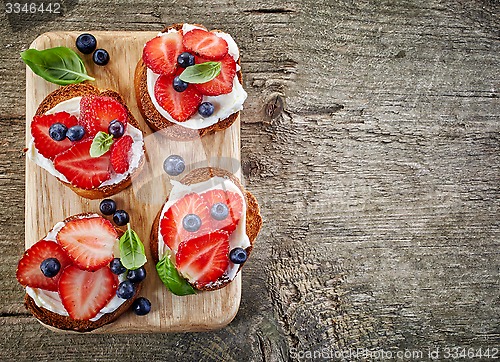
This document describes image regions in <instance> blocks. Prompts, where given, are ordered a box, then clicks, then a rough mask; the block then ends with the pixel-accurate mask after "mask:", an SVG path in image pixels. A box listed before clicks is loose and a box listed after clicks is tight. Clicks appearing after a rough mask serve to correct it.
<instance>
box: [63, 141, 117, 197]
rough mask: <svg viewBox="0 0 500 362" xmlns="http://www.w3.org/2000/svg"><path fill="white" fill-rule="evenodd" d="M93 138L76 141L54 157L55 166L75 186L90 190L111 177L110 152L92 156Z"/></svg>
mask: <svg viewBox="0 0 500 362" xmlns="http://www.w3.org/2000/svg"><path fill="white" fill-rule="evenodd" d="M91 145H92V140H91V139H87V140H84V141H80V142H78V143H76V144H75V145H74V146H73V147H71V148H70V149H68V150H66V151H64V152H63V153H61V154H59V155H57V157H56V158H54V167H55V169H56V170H57V171H59V172H60V173H62V174H63V175H64V176H66V178H67V179H68V181H69V182H70V183H71V185H73V186H77V187H79V188H81V189H85V190H90V189H94V188H96V187H98V186H99V185H101V184H102V183H103V182H104V181H106V180H109V179H110V178H111V173H110V172H109V155H110V153H109V152H106V153H105V154H104V155H102V156H100V157H90V146H91Z"/></svg>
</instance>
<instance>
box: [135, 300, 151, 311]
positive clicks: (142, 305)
mask: <svg viewBox="0 0 500 362" xmlns="http://www.w3.org/2000/svg"><path fill="white" fill-rule="evenodd" d="M132 310H133V311H134V313H135V314H137V315H146V314H148V313H149V311H150V310H151V302H150V301H149V300H148V299H146V298H144V297H140V298H137V299H136V300H134V303H132Z"/></svg>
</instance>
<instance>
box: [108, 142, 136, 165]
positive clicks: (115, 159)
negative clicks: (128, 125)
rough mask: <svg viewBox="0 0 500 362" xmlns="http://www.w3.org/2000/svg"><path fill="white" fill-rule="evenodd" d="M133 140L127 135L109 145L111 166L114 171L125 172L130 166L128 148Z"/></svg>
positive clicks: (130, 147)
mask: <svg viewBox="0 0 500 362" xmlns="http://www.w3.org/2000/svg"><path fill="white" fill-rule="evenodd" d="M133 143H134V140H133V139H132V137H130V136H129V135H127V136H123V137H121V138H119V139H118V140H117V141H116V142H115V143H113V145H112V146H111V151H110V152H111V156H110V160H111V167H113V170H115V172H116V173H124V172H127V170H128V168H129V166H130V150H131V149H132V144H133Z"/></svg>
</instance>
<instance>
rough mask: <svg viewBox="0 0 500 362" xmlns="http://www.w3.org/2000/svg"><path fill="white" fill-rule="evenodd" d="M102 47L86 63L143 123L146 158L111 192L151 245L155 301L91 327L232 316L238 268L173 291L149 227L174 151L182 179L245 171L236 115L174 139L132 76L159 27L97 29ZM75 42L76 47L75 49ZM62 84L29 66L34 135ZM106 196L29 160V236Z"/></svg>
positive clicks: (47, 39) (203, 321) (50, 37)
mask: <svg viewBox="0 0 500 362" xmlns="http://www.w3.org/2000/svg"><path fill="white" fill-rule="evenodd" d="M79 34H81V32H50V33H45V34H43V35H41V36H40V37H38V38H37V39H36V40H35V41H34V42H33V44H32V45H31V47H33V48H36V49H40V50H41V49H46V48H51V47H55V46H67V47H70V48H73V49H75V47H74V44H75V39H76V37H77V36H78V35H79ZM93 34H94V35H95V37H96V39H97V43H98V47H103V48H105V49H106V50H107V51H108V52H109V54H110V62H109V63H108V64H107V65H106V66H104V67H100V66H96V65H94V64H93V62H92V59H91V55H83V54H81V57H82V59H83V60H84V62H85V65H86V67H87V71H88V72H89V74H90V75H92V76H93V77H94V78H95V79H96V81H95V82H92V84H94V85H95V86H97V87H98V88H100V89H113V90H116V91H117V92H119V93H120V94H121V95H122V96H123V97H124V99H125V101H126V103H127V105H128V106H129V107H130V109H131V112H132V113H133V114H134V116H135V117H136V119H137V120H139V122H140V126H141V129H142V130H143V131H144V136H145V139H144V143H145V149H146V155H147V158H146V164H145V167H144V169H143V170H142V172H141V174H140V175H139V176H138V178H137V179H136V180H135V181H134V182H133V184H132V186H131V187H129V188H127V189H126V190H124V191H122V192H120V193H118V194H116V195H114V196H112V198H113V199H114V200H115V201H116V202H117V205H118V208H119V209H124V210H126V211H127V212H128V213H129V215H130V218H131V225H132V228H133V229H134V230H135V231H136V232H137V233H138V235H139V237H140V238H141V240H142V241H143V243H144V245H145V247H146V249H147V256H148V260H149V261H150V262H148V264H147V265H146V269H147V274H148V276H147V278H146V280H145V282H144V283H143V289H142V291H141V295H142V296H145V297H146V298H148V299H149V300H150V301H151V303H152V310H151V312H150V313H149V314H148V315H146V316H143V317H138V316H136V315H135V314H134V313H132V312H130V311H128V312H126V313H124V314H123V315H122V316H121V317H120V318H119V319H118V320H117V321H116V322H114V323H111V324H108V325H106V326H104V327H102V328H99V329H97V330H95V331H93V332H92V333H132V332H169V331H201V330H210V329H215V328H220V327H223V326H225V325H226V324H228V323H229V322H230V321H231V320H232V319H233V318H234V316H235V315H236V312H237V311H238V307H239V303H240V296H241V276H240V275H241V273H240V275H239V276H238V277H237V278H236V279H235V281H233V282H232V283H230V284H229V285H228V286H227V287H226V288H223V289H220V290H217V291H213V292H199V293H198V294H196V295H190V296H184V297H178V296H175V295H173V294H172V293H170V292H168V291H167V289H166V288H165V287H164V286H163V284H162V283H161V281H160V279H159V278H158V276H157V274H156V271H155V268H154V262H153V261H152V258H151V256H150V254H149V235H150V231H151V226H152V223H153V220H154V218H155V216H156V214H157V212H158V211H159V210H160V208H161V207H162V205H163V203H164V202H165V199H166V197H167V196H168V194H169V192H170V189H171V185H170V179H171V178H170V177H169V176H168V175H167V174H166V173H165V172H164V171H163V166H162V165H163V160H164V159H165V158H166V157H168V156H169V155H171V154H177V155H181V156H182V157H183V158H184V160H185V162H186V171H185V172H184V173H183V174H181V175H179V176H177V177H175V178H172V179H176V180H179V179H181V178H182V177H183V176H184V175H186V174H187V173H188V172H189V171H190V170H192V169H194V168H198V167H205V166H213V167H221V168H224V169H226V170H229V171H231V172H233V173H234V174H236V175H237V176H238V177H239V176H240V122H239V119H238V120H237V121H236V122H235V123H234V124H233V125H232V126H231V127H230V128H229V129H226V130H225V131H224V132H218V133H216V134H214V135H209V136H206V137H204V138H203V139H195V140H193V141H189V142H178V141H172V140H169V139H167V138H165V137H164V136H162V135H161V134H160V133H159V132H156V133H152V131H151V130H150V129H149V128H148V127H147V125H146V124H145V123H144V121H143V119H142V117H141V115H140V113H139V110H138V108H137V104H136V100H135V94H134V87H133V79H134V78H133V77H134V70H135V66H136V64H137V61H138V60H139V59H140V57H141V55H142V49H143V46H144V44H145V42H146V41H147V40H149V39H151V38H153V37H154V36H155V35H156V34H157V32H93ZM75 50H76V49H75ZM57 87H58V86H57V85H54V84H50V83H48V82H46V81H45V80H43V79H42V78H40V77H38V76H37V75H35V74H34V73H33V72H32V71H31V70H30V69H29V68H27V70H26V100H27V101H26V135H27V142H29V139H30V137H31V136H30V129H29V124H30V122H31V119H32V118H33V115H34V113H35V111H36V109H37V107H38V105H39V104H40V102H41V101H42V100H43V99H44V98H45V97H46V96H47V95H48V94H49V93H50V92H51V91H53V90H55V89H56V88H57ZM100 201H101V200H88V199H84V198H81V197H79V196H78V195H76V194H75V193H73V192H72V191H71V190H70V189H69V188H67V187H65V186H64V185H63V184H62V183H60V182H59V181H58V180H57V179H56V178H55V177H54V176H52V175H51V174H49V173H48V172H47V171H45V170H43V169H42V168H41V167H39V166H38V165H36V164H34V163H33V162H31V161H30V160H28V159H27V161H26V215H25V217H26V224H25V244H26V247H27V248H28V247H29V246H31V245H33V244H34V243H36V242H37V241H38V240H39V239H41V238H43V237H44V236H45V235H46V234H47V232H48V231H49V230H50V229H51V228H52V227H53V226H54V225H55V224H56V223H57V222H58V221H61V220H63V219H65V218H66V217H68V216H70V215H74V214H78V213H81V212H99V203H100Z"/></svg>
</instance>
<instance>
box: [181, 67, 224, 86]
mask: <svg viewBox="0 0 500 362" xmlns="http://www.w3.org/2000/svg"><path fill="white" fill-rule="evenodd" d="M220 69H221V65H220V62H206V63H201V64H195V65H191V66H189V67H187V68H186V69H184V71H183V72H182V73H181V75H179V78H180V79H181V80H182V81H183V82H186V83H195V84H200V83H206V82H209V81H211V80H212V79H214V78H215V77H217V76H218V75H219V73H220Z"/></svg>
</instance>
